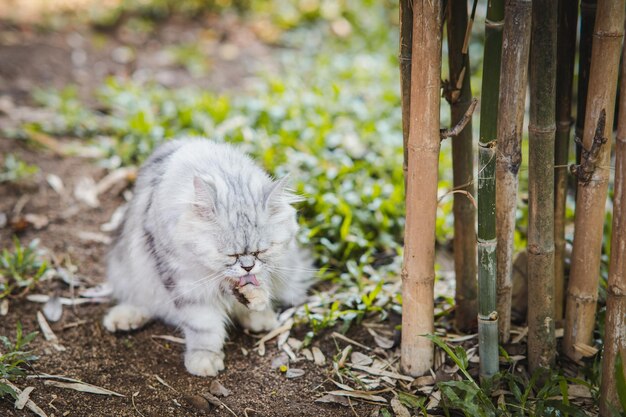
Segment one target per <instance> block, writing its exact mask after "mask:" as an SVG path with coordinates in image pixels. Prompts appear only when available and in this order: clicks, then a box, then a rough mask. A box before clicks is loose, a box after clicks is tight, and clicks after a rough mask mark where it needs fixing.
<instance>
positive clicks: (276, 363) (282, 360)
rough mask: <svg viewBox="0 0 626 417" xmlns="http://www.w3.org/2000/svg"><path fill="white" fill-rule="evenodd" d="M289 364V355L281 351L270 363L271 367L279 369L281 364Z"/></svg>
mask: <svg viewBox="0 0 626 417" xmlns="http://www.w3.org/2000/svg"><path fill="white" fill-rule="evenodd" d="M288 364H289V357H288V356H287V354H286V353H280V354H279V355H278V356H275V357H274V358H273V359H272V363H271V364H270V367H271V368H272V369H278V368H280V367H281V366H283V365H285V366H287V365H288Z"/></svg>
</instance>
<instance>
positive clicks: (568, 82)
mask: <svg viewBox="0 0 626 417" xmlns="http://www.w3.org/2000/svg"><path fill="white" fill-rule="evenodd" d="M558 19H559V24H558V26H559V29H558V38H557V39H558V40H557V62H556V96H557V97H558V99H557V101H556V118H557V123H556V143H555V148H554V165H555V167H554V301H555V303H554V304H555V306H554V308H555V310H554V318H555V320H561V319H562V318H563V311H564V303H565V298H564V292H565V203H566V201H567V179H568V172H567V163H568V153H569V135H570V127H571V125H572V84H573V80H574V60H575V56H576V25H577V20H578V0H559V18H558Z"/></svg>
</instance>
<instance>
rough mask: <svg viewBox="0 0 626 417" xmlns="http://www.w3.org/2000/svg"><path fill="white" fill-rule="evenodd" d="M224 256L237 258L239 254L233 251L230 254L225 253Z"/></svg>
mask: <svg viewBox="0 0 626 417" xmlns="http://www.w3.org/2000/svg"><path fill="white" fill-rule="evenodd" d="M226 256H228V257H229V258H235V259H237V258H239V256H240V255H239V254H238V253H234V254H232V255H226Z"/></svg>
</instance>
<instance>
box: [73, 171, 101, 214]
mask: <svg viewBox="0 0 626 417" xmlns="http://www.w3.org/2000/svg"><path fill="white" fill-rule="evenodd" d="M74 197H75V198H76V199H77V200H78V201H81V202H83V203H85V204H87V205H88V206H89V207H91V208H96V207H100V201H98V189H97V187H96V182H95V181H94V180H93V178H91V177H81V179H80V180H78V183H77V184H76V187H74Z"/></svg>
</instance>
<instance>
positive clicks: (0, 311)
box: [0, 298, 9, 316]
mask: <svg viewBox="0 0 626 417" xmlns="http://www.w3.org/2000/svg"><path fill="white" fill-rule="evenodd" d="M8 313H9V300H7V299H6V298H5V299H4V300H2V301H0V316H6V315H7V314H8Z"/></svg>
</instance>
